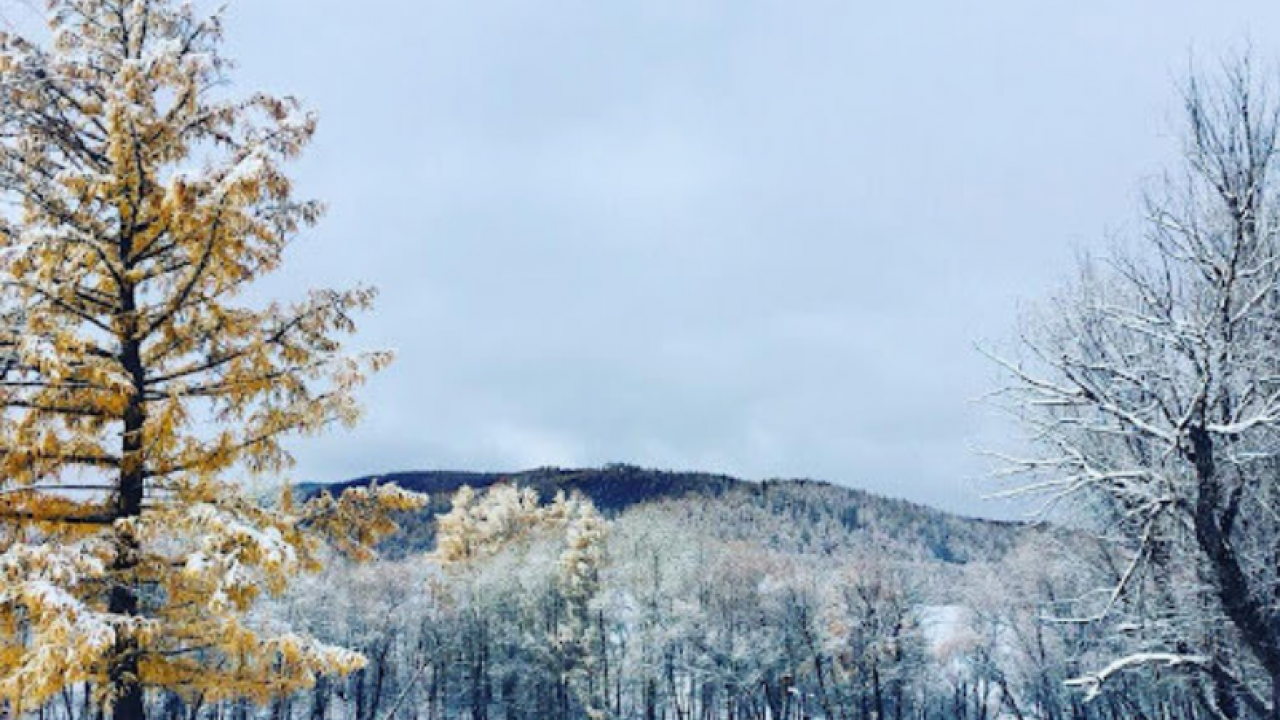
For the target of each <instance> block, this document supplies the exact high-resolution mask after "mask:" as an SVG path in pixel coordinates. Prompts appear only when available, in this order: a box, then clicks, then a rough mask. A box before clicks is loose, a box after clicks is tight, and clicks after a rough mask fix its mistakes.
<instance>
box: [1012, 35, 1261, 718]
mask: <svg viewBox="0 0 1280 720" xmlns="http://www.w3.org/2000/svg"><path fill="white" fill-rule="evenodd" d="M1183 99H1184V107H1185V123H1186V125H1185V131H1184V135H1183V138H1184V145H1183V167H1182V168H1181V170H1180V171H1179V172H1177V173H1173V174H1170V175H1168V176H1166V177H1165V178H1164V182H1163V183H1162V184H1161V187H1160V189H1159V191H1158V192H1155V193H1152V194H1151V195H1150V196H1149V197H1148V199H1147V201H1146V223H1145V229H1146V232H1145V233H1144V236H1143V238H1142V242H1141V243H1139V244H1138V247H1137V249H1135V250H1134V251H1132V252H1130V253H1128V254H1124V255H1120V256H1117V257H1113V258H1111V259H1108V260H1106V261H1102V262H1098V261H1087V262H1085V263H1083V266H1082V268H1081V272H1080V275H1079V277H1078V279H1077V280H1076V281H1075V282H1074V283H1073V284H1072V285H1071V286H1070V287H1069V288H1067V289H1066V291H1065V292H1063V293H1062V294H1061V295H1060V296H1059V297H1057V298H1056V299H1055V301H1054V302H1053V303H1052V305H1051V307H1050V308H1049V309H1050V312H1047V313H1044V314H1043V315H1042V316H1041V317H1040V318H1039V320H1038V321H1036V322H1034V323H1033V327H1032V328H1031V329H1029V330H1028V331H1027V332H1026V333H1025V334H1024V335H1023V337H1022V342H1021V349H1022V350H1023V351H1024V352H1023V353H1022V357H1021V358H1019V359H1018V360H1017V361H1014V360H1005V359H1000V360H999V361H1000V362H1001V363H1002V364H1003V365H1004V367H1005V368H1006V369H1007V370H1008V372H1009V375H1010V377H1011V379H1012V380H1011V383H1010V386H1009V387H1008V388H1007V389H1006V392H1005V397H1006V398H1008V399H1009V400H1010V401H1011V406H1012V407H1013V408H1014V409H1015V410H1016V412H1017V414H1018V416H1019V417H1020V419H1021V420H1022V421H1024V422H1025V424H1026V426H1027V427H1029V428H1030V429H1031V430H1032V431H1033V434H1034V438H1035V443H1036V446H1037V448H1038V452H1037V453H1035V454H1034V456H1033V457H1030V458H1010V460H1011V461H1012V468H1011V469H1012V470H1013V471H1015V472H1018V473H1023V474H1026V475H1027V476H1028V479H1027V481H1026V482H1025V484H1024V485H1022V488H1021V489H1022V491H1024V492H1034V493H1039V494H1043V495H1045V496H1047V497H1048V501H1049V503H1050V504H1051V505H1053V504H1057V503H1059V502H1063V501H1067V502H1068V503H1069V504H1070V505H1071V506H1072V507H1075V508H1077V509H1080V510H1084V511H1086V514H1088V515H1092V518H1093V519H1094V520H1095V521H1097V522H1098V524H1099V525H1100V526H1103V527H1106V528H1108V534H1111V533H1114V534H1115V535H1117V536H1118V537H1119V538H1120V543H1119V546H1120V549H1121V552H1123V553H1124V554H1125V555H1126V557H1125V562H1123V563H1121V568H1120V570H1121V571H1120V572H1119V573H1118V577H1119V580H1118V581H1117V583H1116V585H1115V587H1113V588H1111V589H1110V591H1109V592H1108V593H1106V595H1105V597H1103V598H1102V600H1101V602H1100V603H1097V606H1096V607H1093V608H1090V609H1089V611H1088V613H1087V614H1090V615H1092V616H1093V617H1101V616H1103V615H1108V614H1115V613H1133V614H1134V615H1135V619H1136V620H1137V621H1138V622H1137V623H1135V624H1131V625H1127V626H1126V627H1131V628H1134V630H1133V632H1134V635H1135V640H1134V642H1135V644H1136V647H1135V652H1133V653H1132V654H1128V655H1125V656H1123V657H1120V658H1118V659H1117V660H1116V661H1115V662H1114V663H1112V664H1111V665H1109V666H1108V667H1106V668H1103V669H1101V670H1097V671H1095V672H1094V673H1093V674H1091V675H1088V676H1086V677H1084V678H1080V679H1079V680H1078V681H1076V682H1077V684H1080V685H1083V686H1085V687H1087V688H1088V689H1089V690H1090V692H1091V694H1097V693H1098V692H1099V691H1100V689H1101V688H1102V686H1103V684H1104V683H1105V682H1106V681H1107V680H1108V679H1109V678H1110V677H1112V676H1114V675H1116V674H1118V673H1121V672H1123V671H1126V670H1130V669H1133V668H1137V667H1139V666H1149V665H1153V664H1158V665H1162V666H1173V667H1177V668H1178V669H1180V670H1184V671H1186V672H1187V676H1188V678H1190V680H1191V681H1192V682H1195V683H1198V684H1199V685H1200V686H1201V687H1203V688H1204V689H1205V692H1204V695H1203V700H1204V702H1205V704H1206V705H1207V706H1209V708H1210V709H1211V710H1212V711H1213V712H1214V713H1215V714H1218V715H1220V716H1222V717H1227V718H1236V717H1247V716H1255V717H1267V718H1273V719H1276V718H1280V624H1278V622H1277V620H1278V618H1277V597H1278V595H1277V593H1280V585H1277V582H1276V579H1277V561H1280V503H1278V502H1277V501H1278V500H1280V498H1277V471H1280V236H1278V235H1277V230H1278V228H1280V225H1278V223H1277V221H1278V220H1280V215H1278V211H1280V204H1278V203H1277V200H1276V194H1275V193H1276V190H1277V187H1276V148H1277V139H1278V128H1280V124H1278V122H1277V105H1276V94H1275V92H1274V87H1273V86H1272V85H1271V84H1270V83H1269V82H1265V81H1263V80H1262V79H1261V75H1260V74H1259V73H1258V72H1257V71H1256V69H1255V68H1254V67H1253V63H1252V62H1251V61H1250V60H1249V59H1248V58H1244V59H1241V60H1237V61H1234V62H1232V63H1229V64H1228V65H1227V66H1226V67H1224V68H1223V69H1222V71H1221V72H1220V73H1218V74H1215V75H1213V76H1211V77H1207V78H1206V77H1204V76H1201V77H1193V79H1191V80H1190V81H1189V82H1187V83H1186V85H1185V87H1184V90H1183ZM1085 619H1087V618H1085Z"/></svg>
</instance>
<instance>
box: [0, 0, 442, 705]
mask: <svg viewBox="0 0 1280 720" xmlns="http://www.w3.org/2000/svg"><path fill="white" fill-rule="evenodd" d="M49 17H50V29H51V31H52V38H53V42H52V44H51V46H50V47H42V46H40V45H39V44H36V43H33V42H30V41H27V40H25V39H23V38H21V37H17V36H12V35H2V34H0V196H3V200H4V201H5V204H6V208H12V210H9V209H6V210H5V211H4V212H0V408H2V409H3V410H2V412H0V478H3V479H0V581H2V582H3V585H0V700H4V699H7V700H9V701H11V702H12V703H14V704H15V705H16V706H17V708H18V709H19V710H21V709H22V708H30V707H34V706H36V705H38V704H39V703H41V702H42V701H43V700H45V699H47V698H49V697H50V696H51V695H53V694H54V693H56V692H57V691H58V690H59V689H61V688H62V687H65V686H66V685H67V684H69V683H74V682H79V681H82V680H89V681H92V682H94V683H95V685H96V686H97V687H99V688H101V689H102V697H101V698H100V699H101V700H102V701H103V702H104V703H105V704H107V705H110V704H111V703H113V702H115V701H117V700H120V698H121V697H123V696H124V695H125V694H128V693H129V692H133V693H134V695H135V696H136V693H137V690H138V688H139V687H161V686H162V687H169V688H173V689H176V690H179V691H186V692H191V693H195V692H200V693H204V694H205V696H206V698H213V697H226V696H242V695H243V696H250V697H254V698H258V699H262V698H265V697H267V696H268V695H270V694H272V693H276V692H285V691H289V690H291V689H294V688H297V687H299V686H302V685H305V684H307V683H309V682H311V681H312V680H313V679H314V677H315V676H316V674H317V673H321V672H330V671H337V672H342V671H349V670H351V669H353V668H356V667H358V666H359V665H360V663H361V659H360V658H359V656H358V655H356V654H353V653H350V652H347V651H344V650H341V649H339V648H333V647H328V646H325V645H323V644H322V643H318V642H316V641H315V640H312V639H308V638H304V637H301V636H297V635H290V634H284V635H279V634H276V635H271V634H266V633H263V632H260V631H258V630H255V629H254V628H252V627H250V626H248V625H247V624H246V622H245V621H244V614H245V611H246V610H247V609H248V608H249V607H250V606H251V605H252V604H253V603H254V602H255V601H256V600H257V599H258V598H259V597H260V596H261V595H262V593H264V592H266V593H274V592H279V591H281V590H282V589H284V587H285V586H286V585H287V584H288V582H289V580H290V578H291V577H293V576H294V575H295V574H296V573H298V572H302V571H307V570H314V569H316V567H317V565H318V563H319V555H318V552H317V551H318V549H319V544H320V542H321V541H322V540H323V539H325V538H328V539H329V540H331V541H333V542H334V544H336V545H337V546H338V547H339V549H341V550H343V551H345V552H347V553H348V554H352V555H356V556H365V555H367V554H368V547H369V546H370V545H371V544H372V543H373V542H375V541H376V540H377V539H378V538H380V537H382V536H383V535H385V534H386V533H387V532H390V531H391V530H392V529H393V528H394V525H393V524H392V523H391V521H390V519H389V518H390V515H389V513H393V512H395V511H400V510H406V509H411V508H414V507H418V506H420V505H421V503H422V499H421V498H419V497H416V496H412V495H410V494H407V493H403V492H401V491H399V490H397V489H394V488H390V487H374V488H368V489H361V490H354V491H351V492H348V493H346V494H344V495H343V496H342V497H340V498H331V497H329V496H321V497H320V498H317V499H315V500H312V501H310V502H308V503H305V504H301V505H295V503H293V502H292V500H291V499H290V498H289V497H288V496H287V495H286V497H285V498H284V499H283V500H282V502H280V503H279V504H276V505H274V506H264V505H263V504H262V503H261V502H260V501H259V500H258V499H257V498H254V497H250V496H248V495H247V494H246V493H245V492H243V491H242V490H240V489H239V487H238V486H237V485H236V484H233V483H232V482H230V480H231V479H233V478H234V477H236V476H241V477H247V476H252V475H255V474H259V473H268V472H270V473H274V472H277V471H280V470H283V469H286V468H288V467H289V466H290V464H291V462H292V458H291V457H290V456H289V454H288V452H287V451H286V449H285V447H284V445H283V444H282V442H283V440H284V439H285V438H286V437H288V436H289V435H292V434H299V433H302V434H306V433H314V432H317V431H319V430H321V429H323V428H324V427H326V426H328V425H330V424H332V423H335V422H338V423H351V422H354V421H355V419H356V418H357V416H358V408H357V405H356V403H355V399H354V392H355V391H356V390H357V388H358V387H359V386H360V385H361V384H362V383H363V381H364V378H365V375H366V374H367V373H368V372H371V371H375V370H377V369H379V368H381V367H382V366H383V365H385V364H386V363H387V362H388V361H389V359H390V358H389V356H388V355H387V354H385V353H372V354H365V355H350V354H345V353H344V352H343V348H342V344H341V342H340V341H339V338H340V336H342V335H344V334H348V333H350V332H352V331H353V330H354V329H355V325H354V321H353V315H354V314H355V313H358V312H359V311H362V310H365V309H367V308H368V307H370V305H371V303H372V301H373V299H374V292H373V291H372V290H371V289H367V288H357V289H354V290H347V291H334V290H319V291H314V292H311V293H310V294H309V295H308V296H307V297H306V298H305V299H303V300H301V301H300V302H297V303H293V304H282V303H269V304H266V305H262V304H254V303H252V302H250V301H249V300H247V299H246V297H245V296H246V293H245V292H244V291H245V289H246V288H247V287H248V286H249V285H250V284H251V283H252V282H253V281H254V280H256V279H258V278H260V277H261V276H263V275H264V274H267V273H270V272H271V271H273V270H276V269H277V268H278V267H279V266H280V264H281V261H282V259H283V257H284V252H285V249H286V248H287V247H288V245H289V243H290V242H291V240H292V239H293V238H294V237H295V236H296V235H297V233H298V232H299V231H300V230H301V229H303V228H305V227H307V226H309V225H311V224H313V223H314V222H315V221H316V220H317V219H318V218H319V217H320V214H321V209H322V208H321V206H320V205H319V204H318V203H316V202H314V201H309V200H303V199H298V198H296V197H294V193H293V187H292V182H291V181H290V179H289V177H288V176H287V175H286V173H285V172H284V169H283V167H284V164H285V163H286V162H287V161H288V160H290V159H292V158H294V157H296V156H297V155H298V154H299V153H300V152H301V151H302V149H303V148H304V147H305V146H306V144H307V143H308V141H309V140H310V139H311V136H312V134H313V132H314V131H315V126H316V118H315V116H314V115H313V114H311V113H309V112H307V111H305V110H304V109H303V108H302V106H301V105H300V103H299V102H298V101H296V100H294V99H292V98H281V97H273V96H270V95H266V94H253V95H251V96H249V97H247V98H233V97H227V96H226V95H225V91H224V90H223V89H222V88H224V87H225V85H226V83H225V80H226V76H225V72H226V70H227V68H228V63H227V61H226V60H224V59H223V58H222V57H221V56H220V55H219V51H218V47H219V44H220V41H221V33H222V29H221V23H220V20H219V19H218V18H217V17H216V16H215V17H211V18H205V17H200V16H198V15H197V14H196V13H195V11H194V10H193V9H192V8H191V6H190V5H189V4H178V3H176V2H171V1H169V0H53V1H52V2H50V15H49ZM112 676H114V677H115V678H116V679H115V680H114V681H111V680H110V679H109V678H111V677H112ZM121 702H124V701H121Z"/></svg>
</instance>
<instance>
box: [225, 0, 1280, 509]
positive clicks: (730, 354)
mask: <svg viewBox="0 0 1280 720" xmlns="http://www.w3.org/2000/svg"><path fill="white" fill-rule="evenodd" d="M227 37H228V40H227V51H228V53H229V54H230V55H231V56H232V57H234V58H236V59H237V60H238V61H239V67H238V68H237V70H236V71H235V73H234V75H233V76H232V80H233V84H232V85H231V87H230V89H231V90H232V91H239V92H250V91H254V90H260V89H261V90H269V91H272V92H277V93H284V94H293V95H297V96H299V97H301V98H303V99H304V100H305V101H306V102H307V104H308V105H309V106H310V107H311V108H312V109H314V110H315V111H317V112H318V113H319V115H320V118H321V122H320V131H319V133H318V135H317V137H316V139H315V142H314V143H313V145H312V146H311V148H310V149H309V151H308V154H307V156H306V157H305V158H304V159H303V160H301V161H300V162H298V163H297V164H296V166H295V168H294V169H295V174H296V177H297V179H298V182H299V187H300V189H301V191H302V192H303V193H304V194H308V195H311V196H315V197H318V198H321V199H323V200H324V201H326V202H327V203H328V205H329V208H330V210H329V214H328V216H327V217H326V219H325V220H324V221H323V222H322V224H321V225H320V226H319V227H317V228H316V229H314V230H313V231H309V232H308V233H307V234H306V236H305V237H304V238H301V239H300V240H299V242H298V243H297V245H296V247H295V248H294V249H293V250H292V251H291V254H290V257H289V261H288V263H287V265H286V269H284V270H283V271H282V272H281V273H280V274H279V275H278V276H276V277H274V278H272V279H271V280H270V281H269V282H268V285H267V289H268V291H269V292H271V293H273V294H279V295H281V296H284V297H290V296H300V295H301V294H302V293H303V292H304V291H305V289H306V288H309V287H314V286H345V285H351V284H354V283H369V284H373V285H376V286H378V287H379V288H380V289H381V297H380V301H379V305H378V308H377V309H376V311H375V312H374V313H372V314H370V315H369V316H368V317H367V318H365V320H364V323H363V325H362V328H361V332H360V334H359V336H358V338H357V340H356V345H357V346H358V347H364V348H386V347H389V348H394V349H395V350H396V351H397V353H398V360H397V362H396V363H395V364H394V365H393V366H392V367H391V368H390V369H388V370H387V371H385V372H384V373H382V374H380V375H379V376H377V377H376V378H375V379H374V380H373V381H372V382H371V384H370V385H369V387H368V388H367V390H366V392H365V393H364V395H363V397H364V400H365V407H366V410H367V413H366V416H365V419H364V421H363V422H362V424H361V425H360V426H359V427H358V428H356V429H355V430H352V431H341V430H339V431H335V432H332V433H330V434H327V435H325V436H322V437H318V438H311V439H307V440H305V441H300V442H298V443H295V444H294V445H293V447H294V449H295V451H296V454H297V457H298V460H299V465H298V468H297V470H296V473H295V475H296V478H297V479H299V480H322V481H330V480H341V479H346V478H350V477H353V476H358V475H368V474H377V473H382V472H388V471H395V470H412V469H474V470H516V469H522V468H528V467H536V466H547V465H556V466H584V465H600V464H604V463H609V462H627V463H633V464H637V465H642V466H647V467H659V468H668V469H699V470H708V471H716V472H724V473H729V474H733V475H737V476H741V477H746V478H753V479H764V478H787V477H810V478H818V479H825V480H830V481H833V482H837V483H840V484H845V485H850V486H855V487H861V488H865V489H869V490H872V491H875V492H880V493H884V494H888V495H893V496H897V497H905V498H908V499H911V500H915V501H919V502H925V503H928V504H931V505H935V506H939V507H942V508H945V509H949V510H954V511H958V512H963V513H967V514H977V515H986V516H995V517H1010V516H1014V515H1017V514H1019V513H1021V512H1022V511H1023V509H1022V506H1014V505H1008V504H1001V503H999V502H995V501H991V500H984V499H983V495H984V494H987V493H989V492H991V491H993V490H994V489H996V485H995V484H994V483H993V482H992V481H991V480H990V479H989V478H988V477H987V474H988V472H989V470H990V469H991V463H990V461H988V460H986V459H985V458H984V457H983V456H982V454H981V452H980V451H982V450H984V449H987V450H991V449H1003V448H1010V447H1017V445H1018V443H1019V442H1020V441H1019V434H1018V431H1017V428H1016V427H1014V426H1013V425H1011V424H1010V423H1008V422H1007V421H1006V420H1005V419H1003V418H1002V417H1001V416H1000V415H999V413H997V412H996V411H994V410H992V409H991V408H990V407H988V406H987V405H985V404H983V403H982V402H979V400H980V399H981V398H982V397H983V396H984V395H986V394H988V393H990V392H991V391H992V390H994V389H996V388H998V387H999V385H1000V375H999V372H998V371H997V369H996V368H995V366H994V365H993V364H992V363H991V362H990V361H989V360H987V359H986V358H984V357H983V355H982V354H981V353H979V352H978V351H977V347H979V346H985V347H990V348H993V349H996V350H1000V349H1001V348H1005V347H1007V346H1008V345H1009V344H1010V343H1011V342H1012V340H1013V337H1014V334H1015V329H1016V325H1017V322H1018V320H1019V318H1020V317H1021V316H1022V315H1023V314H1024V313H1025V312H1026V310H1027V308H1028V306H1030V305H1033V304H1034V303H1035V302H1036V301H1037V300H1040V299H1043V298H1045V297H1046V296H1047V295H1048V294H1049V293H1052V292H1053V291H1054V289H1055V288H1056V287H1057V286H1059V285H1060V284H1061V283H1062V282H1063V281H1064V280H1065V279H1066V277H1067V276H1068V275H1069V274H1070V269H1071V267H1072V265H1073V263H1074V262H1075V260H1076V258H1077V257H1078V255H1079V254H1080V253H1082V252H1089V251H1097V250H1101V249H1105V247H1106V246H1107V245H1108V244H1110V243H1111V242H1113V241H1115V240H1116V239H1117V238H1123V237H1128V236H1134V235H1136V234H1138V233H1139V232H1140V229H1141V225H1140V221H1139V218H1138V214H1137V210H1138V206H1139V200H1140V197H1141V191H1142V189H1143V187H1144V183H1146V182H1149V181H1150V179H1151V178H1153V177H1154V176H1155V175H1156V174H1158V173H1159V172H1161V171H1162V170H1164V169H1166V168H1169V167H1173V164H1174V163H1175V162H1176V157H1177V150H1178V142H1177V129H1178V119H1179V118H1178V95H1177V83H1178V82H1179V81H1180V79H1181V78H1183V77H1184V76H1185V74H1186V72H1187V70H1188V68H1189V67H1191V66H1192V65H1195V64H1198V65H1200V66H1203V67H1207V68H1210V69H1211V68H1212V67H1214V65H1215V63H1217V62H1218V61H1219V60H1220V59H1221V58H1222V57H1224V56H1225V55H1228V54H1230V53H1232V52H1237V51H1239V50H1240V49H1242V48H1244V47H1246V46H1251V47H1252V48H1253V49H1254V51H1255V52H1256V53H1257V54H1258V56H1259V57H1260V58H1262V59H1263V60H1264V61H1265V62H1266V63H1270V64H1272V65H1274V64H1275V63H1276V61H1278V60H1280V42H1277V41H1278V40H1280V5H1277V4H1276V3H1274V2H1231V3H1204V2H1155V1H1154V0H1141V1H1134V2H1125V3H1103V2H1096V1H1085V2H1049V1H1046V2H1027V1H1026V0H1020V1H1015V0H991V1H983V0H978V1H976V2H969V3H955V2H942V1H935V2H919V1H908V2H892V3H890V2H883V3H861V2H848V1H847V0H843V1H839V2H837V1H835V0H801V1H797V0H789V1H785V2H784V1H782V0H778V1H774V2H760V1H757V0H647V1H646V2H634V1H632V0H612V1H610V2H600V1H599V0H542V1H541V2H537V3H533V2H527V1H517V0H478V1H474V2H457V1H454V2H443V1H439V0H379V2H351V0H252V1H250V0H238V2H233V3H232V4H231V6H230V9H229V11H228V16H227ZM1269 66H1270V65H1269Z"/></svg>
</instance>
